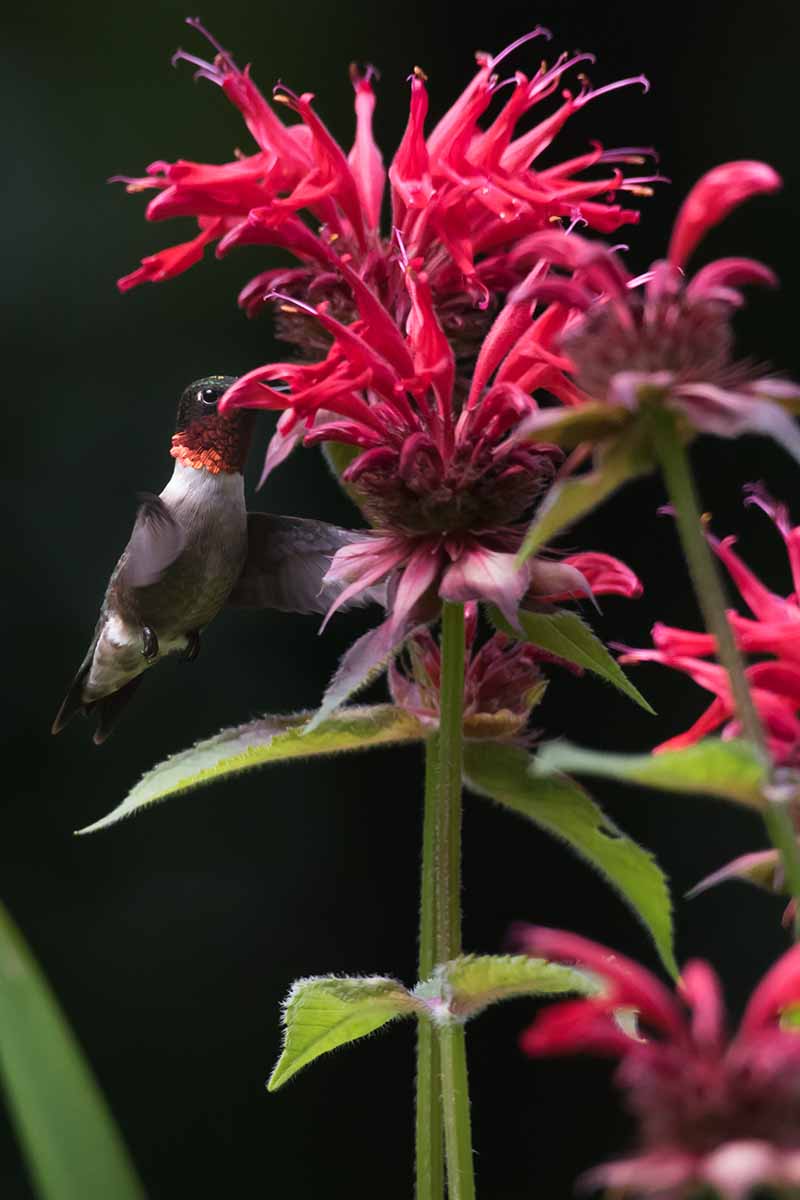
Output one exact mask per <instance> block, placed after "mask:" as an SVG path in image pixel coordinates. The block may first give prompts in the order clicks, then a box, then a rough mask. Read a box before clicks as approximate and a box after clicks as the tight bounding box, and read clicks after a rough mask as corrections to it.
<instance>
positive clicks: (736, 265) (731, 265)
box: [686, 258, 778, 300]
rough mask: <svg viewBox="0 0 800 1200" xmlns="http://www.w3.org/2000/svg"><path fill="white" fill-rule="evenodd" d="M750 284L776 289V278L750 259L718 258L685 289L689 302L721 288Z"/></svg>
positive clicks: (699, 272)
mask: <svg viewBox="0 0 800 1200" xmlns="http://www.w3.org/2000/svg"><path fill="white" fill-rule="evenodd" d="M750 283H757V284H761V285H762V286H763V287H777V286H778V277H777V275H776V274H775V272H774V271H772V270H770V268H769V267H767V266H765V265H764V263H760V262H756V261H755V259H752V258H718V259H717V260H716V262H712V263H708V265H707V266H705V267H701V268H700V270H699V271H698V272H697V274H696V275H695V276H694V277H693V278H692V281H691V283H690V284H689V286H688V287H687V289H686V296H687V299H689V300H700V299H702V298H703V297H704V296H705V295H707V294H708V293H713V292H715V291H716V289H717V288H721V287H725V288H727V287H734V288H736V287H744V286H746V285H747V284H750Z"/></svg>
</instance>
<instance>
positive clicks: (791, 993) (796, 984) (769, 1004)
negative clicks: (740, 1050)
mask: <svg viewBox="0 0 800 1200" xmlns="http://www.w3.org/2000/svg"><path fill="white" fill-rule="evenodd" d="M798 1002H800V945H797V946H792V948H791V950H787V952H786V954H784V955H783V956H782V957H781V958H779V959H778V961H777V962H776V963H775V964H774V966H773V967H771V968H770V970H769V971H767V973H766V975H765V976H764V978H763V979H762V980H761V982H760V983H759V985H758V987H757V988H756V990H755V991H754V992H753V994H752V996H751V997H750V1003H749V1004H748V1005H747V1008H746V1009H745V1013H744V1017H743V1018H742V1024H741V1027H740V1034H739V1036H740V1037H747V1036H748V1035H749V1034H753V1033H756V1032H758V1031H759V1030H761V1029H764V1028H765V1027H768V1026H770V1025H773V1024H774V1023H775V1021H776V1020H777V1018H778V1017H779V1015H780V1013H781V1011H782V1010H783V1009H784V1008H787V1007H788V1006H789V1005H790V1004H797V1003H798Z"/></svg>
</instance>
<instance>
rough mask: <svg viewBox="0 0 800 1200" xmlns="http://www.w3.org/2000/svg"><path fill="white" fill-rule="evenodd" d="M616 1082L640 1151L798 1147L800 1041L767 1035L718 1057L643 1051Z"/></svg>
mask: <svg viewBox="0 0 800 1200" xmlns="http://www.w3.org/2000/svg"><path fill="white" fill-rule="evenodd" d="M618 1080H619V1083H620V1084H621V1085H622V1086H623V1087H624V1088H625V1090H626V1091H627V1093H628V1107H629V1108H630V1110H631V1111H632V1113H633V1114H634V1116H635V1117H636V1118H637V1122H638V1124H639V1129H640V1137H641V1140H642V1143H643V1146H644V1148H645V1149H646V1150H647V1149H653V1150H656V1149H659V1150H663V1149H664V1148H665V1147H674V1148H678V1149H680V1150H681V1151H683V1152H684V1153H689V1154H707V1153H710V1152H711V1151H713V1150H715V1149H716V1148H717V1147H719V1146H721V1145H723V1144H724V1143H726V1142H731V1141H738V1140H763V1141H765V1142H768V1143H770V1144H771V1145H775V1146H780V1147H782V1148H784V1149H797V1148H800V1038H798V1039H797V1041H796V1044H795V1036H794V1035H786V1034H776V1033H774V1032H770V1033H769V1034H766V1035H764V1036H763V1037H762V1038H756V1039H754V1040H749V1041H748V1042H747V1043H743V1042H741V1043H739V1044H738V1045H737V1043H736V1042H734V1043H733V1044H732V1046H731V1047H730V1049H729V1050H728V1052H727V1053H725V1054H719V1053H717V1052H714V1051H709V1050H698V1048H697V1047H692V1048H691V1049H689V1048H684V1047H677V1046H674V1045H672V1046H666V1045H665V1046H657V1045H650V1046H648V1047H642V1049H641V1051H639V1052H637V1053H635V1054H631V1055H630V1056H629V1057H628V1058H627V1059H626V1060H624V1061H623V1063H622V1065H621V1066H620V1068H619V1073H618Z"/></svg>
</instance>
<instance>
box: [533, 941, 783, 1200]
mask: <svg viewBox="0 0 800 1200" xmlns="http://www.w3.org/2000/svg"><path fill="white" fill-rule="evenodd" d="M517 935H518V941H519V943H520V945H521V948H522V949H523V950H524V951H525V952H526V953H528V954H530V955H533V956H535V957H537V958H538V957H542V958H548V959H554V960H556V961H557V962H567V963H570V964H575V965H577V966H578V967H584V968H586V969H588V970H589V971H590V972H591V973H592V975H594V976H596V977H597V978H598V980H599V981H600V983H601V984H602V985H603V987H602V991H601V992H600V994H598V995H596V996H593V997H592V998H591V999H588V1000H577V1001H570V1002H567V1003H561V1004H555V1005H553V1006H552V1007H550V1008H549V1009H546V1010H545V1011H544V1012H543V1013H541V1014H540V1016H539V1017H538V1018H537V1020H536V1021H535V1022H534V1024H533V1025H532V1026H531V1027H530V1028H529V1029H528V1031H527V1032H526V1033H525V1034H524V1035H523V1037H522V1048H523V1050H524V1051H525V1052H526V1053H527V1054H530V1055H535V1056H540V1055H548V1054H570V1053H572V1054H574V1053H583V1052H586V1051H588V1052H589V1053H597V1054H611V1055H613V1056H615V1057H618V1058H619V1059H620V1060H621V1063H620V1067H619V1069H618V1072H617V1076H616V1081H617V1084H618V1086H619V1087H620V1088H621V1089H622V1090H623V1092H624V1093H625V1095H626V1098H627V1103H628V1108H629V1109H630V1110H631V1112H632V1114H633V1116H634V1117H635V1119H636V1121H637V1124H638V1131H639V1140H640V1150H639V1152H638V1153H637V1154H636V1155H635V1156H633V1157H631V1158H626V1159H622V1160H621V1161H618V1162H612V1163H609V1164H608V1165H606V1166H602V1167H598V1168H596V1169H595V1170H593V1171H591V1172H590V1173H589V1175H588V1176H587V1179H586V1182H587V1184H589V1185H590V1186H592V1187H607V1188H611V1189H614V1190H615V1191H618V1192H620V1193H622V1194H624V1195H634V1196H658V1197H662V1198H663V1200H668V1198H669V1200H681V1198H682V1197H689V1196H694V1195H696V1194H697V1193H698V1189H704V1188H707V1189H710V1190H712V1191H713V1192H714V1193H716V1194H718V1195H720V1196H724V1197H726V1200H745V1198H746V1197H748V1196H750V1195H751V1194H752V1193H753V1192H754V1190H755V1189H757V1188H772V1189H777V1190H778V1191H779V1192H780V1193H783V1191H784V1189H793V1188H796V1187H797V1186H798V1185H800V1088H799V1087H798V1078H800V1036H798V1033H797V1031H796V1030H795V1029H793V1028H791V1027H790V1026H789V1025H787V1026H786V1027H784V1026H783V1025H782V1024H781V1014H782V1013H783V1012H784V1011H786V1010H787V1009H791V1008H793V1007H794V1006H796V1005H797V1004H798V1003H800V947H799V946H794V947H793V948H792V949H791V950H789V951H788V952H787V953H786V954H784V955H783V957H782V958H780V959H779V960H778V962H777V963H775V965H774V966H773V967H772V968H771V970H769V971H768V972H767V974H766V975H765V976H764V978H763V979H762V981H761V983H760V984H759V985H758V987H757V988H756V990H755V992H754V993H753V995H752V997H751V999H750V1003H749V1004H748V1006H747V1008H746V1010H745V1013H744V1017H743V1018H742V1022H741V1025H740V1026H739V1030H738V1033H737V1034H736V1035H735V1036H734V1037H732V1038H729V1037H728V1036H727V1035H726V1032H725V1022H724V1009H723V1002H722V997H721V995H720V988H719V982H718V980H717V977H716V975H715V974H714V972H713V970H712V969H711V967H710V966H709V965H708V964H707V963H705V962H700V961H695V962H690V963H689V964H688V965H687V966H686V968H685V970H684V973H683V976H682V979H681V986H680V994H679V996H673V995H672V994H671V993H670V992H669V991H668V990H667V989H666V988H665V987H664V986H663V984H661V983H660V982H659V980H657V979H656V978H655V977H654V976H653V975H651V974H650V973H649V972H648V971H646V970H644V968H642V967H640V966H638V965H637V964H636V963H634V962H631V961H630V960H629V959H627V958H623V957H622V955H618V954H615V953H614V952H613V951H611V950H608V949H606V947H605V946H600V945H598V944H597V943H595V942H591V941H588V940H586V939H585V938H582V937H578V936H577V935H576V934H572V933H562V932H560V931H558V930H553V929H540V928H535V927H533V926H522V927H520V928H519V930H518V931H517ZM619 1009H634V1010H636V1012H637V1014H638V1019H639V1024H640V1025H641V1028H642V1030H643V1033H644V1036H630V1035H629V1034H628V1033H626V1032H624V1031H623V1029H622V1027H621V1025H620V1023H619V1021H618V1019H617V1017H616V1015H615V1014H616V1012H617V1010H619ZM687 1009H688V1012H687ZM792 1194H794V1193H793V1192H792Z"/></svg>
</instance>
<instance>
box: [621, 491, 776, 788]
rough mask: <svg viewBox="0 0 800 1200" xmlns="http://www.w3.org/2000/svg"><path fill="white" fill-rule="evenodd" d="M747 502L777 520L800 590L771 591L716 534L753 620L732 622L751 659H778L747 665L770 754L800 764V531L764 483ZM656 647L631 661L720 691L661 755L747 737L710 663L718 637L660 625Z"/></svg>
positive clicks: (721, 675) (633, 653) (627, 657)
mask: <svg viewBox="0 0 800 1200" xmlns="http://www.w3.org/2000/svg"><path fill="white" fill-rule="evenodd" d="M746 493H747V499H746V503H748V504H755V505H757V506H758V507H759V508H761V509H762V510H763V511H764V512H765V513H767V515H768V516H769V517H771V518H772V520H773V521H774V522H775V525H776V526H777V528H778V530H779V531H780V533H781V535H782V537H783V539H784V542H785V543H786V550H787V553H788V557H789V565H790V568H791V574H792V584H793V588H794V590H793V591H792V592H791V594H790V595H789V596H788V597H786V598H784V597H783V596H779V595H776V594H775V593H774V592H771V591H770V590H769V589H768V588H767V587H765V585H764V584H763V583H761V581H760V580H759V579H757V578H756V576H755V575H754V574H753V572H752V571H751V570H750V568H749V567H748V566H747V565H746V564H745V563H744V562H743V561H742V559H741V558H740V557H739V555H738V554H736V552H735V551H734V549H733V547H734V545H735V542H736V539H735V538H733V537H727V538H723V539H722V541H718V540H717V539H716V538H714V537H709V541H710V542H711V545H712V547H713V549H714V550H715V552H716V554H717V556H718V557H719V558H720V559H721V560H722V562H723V563H724V565H725V567H726V568H727V570H728V573H729V574H730V577H731V579H732V580H733V582H734V583H735V584H736V586H737V588H738V589H739V592H740V594H741V597H742V599H743V600H744V602H745V604H747V606H748V607H749V609H750V611H751V612H752V614H753V615H752V617H745V616H742V615H741V614H740V613H738V612H735V611H732V612H729V614H728V617H729V620H730V623H731V627H732V629H733V632H734V635H735V637H736V640H737V643H738V645H739V647H740V649H741V650H742V651H743V652H744V653H746V654H759V655H771V656H772V657H771V658H770V659H766V660H764V661H761V662H756V663H753V664H752V665H750V666H749V667H748V668H747V676H748V679H749V681H750V686H751V689H752V694H753V699H754V701H755V703H756V707H757V708H758V711H759V714H760V716H761V720H762V721H763V723H764V728H765V730H766V733H767V736H768V740H769V747H770V752H771V754H772V756H773V758H774V760H775V762H776V763H777V764H778V765H780V766H798V765H800V717H799V716H798V712H800V602H798V595H800V527H797V526H792V524H791V521H790V519H789V513H788V510H787V509H786V507H785V505H783V504H777V503H775V501H774V500H772V499H771V497H770V496H768V495H767V493H766V492H765V491H764V489H763V488H762V487H761V486H759V485H751V486H749V487H748V488H746ZM653 642H654V644H655V649H653V650H633V649H630V648H628V647H626V648H625V653H624V655H623V656H622V658H621V659H620V662H623V663H634V662H657V663H661V664H663V665H664V666H667V667H673V668H674V669H675V670H678V671H684V672H685V673H686V674H687V675H690V676H691V678H692V679H694V681H695V683H698V684H699V685H700V686H701V687H702V688H705V689H706V691H709V692H711V693H712V694H713V696H714V700H713V701H712V703H711V705H710V707H709V708H708V709H707V710H706V711H705V712H704V713H703V714H702V716H700V717H699V718H698V719H697V721H696V722H695V723H694V725H692V726H691V728H690V729H687V730H686V732H685V733H681V734H679V735H678V736H677V737H673V738H670V740H669V741H667V742H664V743H663V744H662V745H660V746H657V747H656V753H658V752H659V751H663V750H675V749H679V748H681V747H683V746H689V745H691V744H692V743H694V742H697V741H699V740H700V739H701V738H703V737H705V736H706V735H707V734H709V733H712V732H713V731H714V730H715V729H719V728H720V727H722V728H723V736H724V737H735V736H736V735H737V734H738V733H740V727H739V723H738V721H737V720H736V719H735V717H734V705H733V700H732V697H731V692H730V686H729V683H728V676H727V672H726V671H725V670H724V668H722V667H721V666H718V665H717V664H716V663H713V662H708V661H706V660H707V659H708V658H709V657H711V656H712V655H714V653H715V651H716V645H715V641H714V638H713V636H712V635H711V634H707V633H695V632H694V631H692V630H689V629H676V628H674V627H672V626H669V625H662V624H660V623H659V624H656V625H654V626H653Z"/></svg>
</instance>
